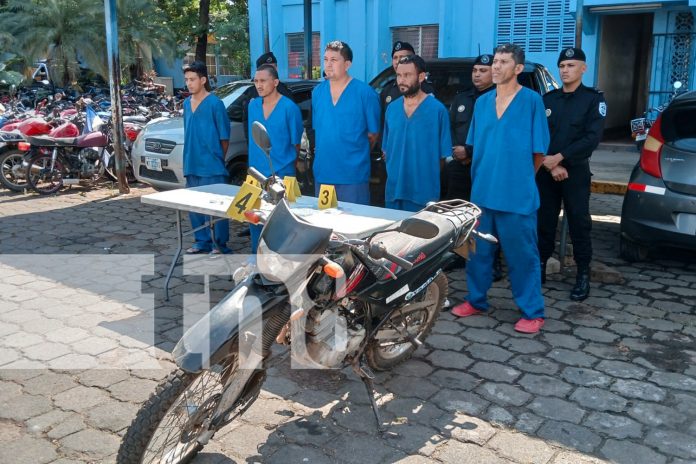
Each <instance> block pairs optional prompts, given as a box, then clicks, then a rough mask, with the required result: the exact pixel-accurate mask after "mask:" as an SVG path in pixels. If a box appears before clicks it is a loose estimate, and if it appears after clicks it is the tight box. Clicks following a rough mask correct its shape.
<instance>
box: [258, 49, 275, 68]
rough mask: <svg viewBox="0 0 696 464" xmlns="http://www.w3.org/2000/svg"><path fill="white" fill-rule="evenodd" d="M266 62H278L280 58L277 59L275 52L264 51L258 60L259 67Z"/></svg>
mask: <svg viewBox="0 0 696 464" xmlns="http://www.w3.org/2000/svg"><path fill="white" fill-rule="evenodd" d="M264 64H278V60H277V59H276V57H275V55H274V54H273V52H268V53H264V54H263V55H261V56H259V58H258V59H257V60H256V67H257V68H258V67H260V66H261V65H264Z"/></svg>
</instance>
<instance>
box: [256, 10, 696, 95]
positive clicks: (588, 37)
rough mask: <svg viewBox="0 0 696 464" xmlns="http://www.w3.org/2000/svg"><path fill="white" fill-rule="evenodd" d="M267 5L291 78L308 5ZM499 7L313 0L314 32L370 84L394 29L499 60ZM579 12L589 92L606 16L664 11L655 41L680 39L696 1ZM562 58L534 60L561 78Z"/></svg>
mask: <svg viewBox="0 0 696 464" xmlns="http://www.w3.org/2000/svg"><path fill="white" fill-rule="evenodd" d="M261 4H262V1H261V0H249V30H250V39H251V40H250V49H251V56H252V62H253V61H254V60H255V58H256V57H257V56H259V55H261V54H262V53H263V52H264V44H263V21H262V14H261ZM267 5H268V33H269V42H270V48H271V50H272V51H273V52H274V53H275V54H276V56H277V57H278V60H279V63H278V65H279V66H278V69H279V72H280V75H281V77H284V76H287V73H288V66H287V65H288V63H287V35H286V34H288V33H297V32H303V2H302V0H267ZM498 5H499V0H321V1H320V0H313V1H312V16H313V23H312V29H313V31H314V32H319V33H320V37H321V38H320V43H321V44H322V49H323V45H324V44H326V43H327V42H329V41H331V40H336V39H338V40H343V41H345V42H348V43H349V44H350V46H351V48H352V49H353V52H354V61H353V66H352V68H351V74H352V75H353V76H355V77H357V78H359V79H363V80H367V81H369V80H370V79H372V78H373V77H374V76H375V75H376V74H378V73H379V72H380V71H381V70H383V69H384V68H386V67H388V66H389V65H390V53H391V45H392V44H391V28H393V27H401V26H419V25H434V24H436V25H438V26H439V44H438V55H439V57H456V56H459V57H465V56H476V55H478V53H479V51H481V52H484V53H485V52H491V51H492V50H493V48H494V45H495V44H496V41H497V39H498V38H497V36H496V34H497V26H498V18H497V13H498ZM578 5H582V7H581V8H582V12H583V29H582V32H583V38H582V46H583V49H584V50H585V52H586V54H587V62H588V68H589V69H588V73H587V74H586V78H585V84H587V85H595V84H596V81H597V77H598V73H597V68H596V66H595V64H596V62H597V58H598V53H599V48H600V38H601V32H602V31H601V24H602V21H601V18H602V17H603V16H604V15H608V14H625V13H630V12H642V11H637V10H635V7H636V6H638V7H640V6H641V5H642V6H650V5H659V6H658V8H656V9H653V10H649V11H650V12H653V13H654V25H653V33H665V32H672V30H671V27H672V25H671V24H670V23H669V22H668V20H669V17H670V13H671V12H674V11H679V10H684V11H692V12H693V13H694V15H696V0H662V1H661V2H654V1H651V0H631V1H625V0H624V1H612V0H584V1H580V0H570V1H569V13H570V14H571V15H573V16H575V15H576V13H577V11H578ZM597 8H604V9H605V10H604V11H598V10H597ZM632 9H633V10H632ZM645 11H648V10H645ZM557 56H558V52H557V51H552V52H537V53H533V52H527V57H528V59H529V60H530V61H536V62H539V63H542V64H544V65H545V66H547V67H548V68H549V70H550V71H551V72H552V74H554V75H555V76H557V69H556V59H557ZM315 65H316V63H315ZM252 66H253V63H252ZM692 81H693V79H692ZM691 85H693V82H692V83H691Z"/></svg>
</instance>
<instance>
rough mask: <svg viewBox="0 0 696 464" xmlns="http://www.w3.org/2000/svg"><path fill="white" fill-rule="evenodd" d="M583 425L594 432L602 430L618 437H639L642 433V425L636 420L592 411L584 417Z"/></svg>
mask: <svg viewBox="0 0 696 464" xmlns="http://www.w3.org/2000/svg"><path fill="white" fill-rule="evenodd" d="M583 425H586V426H587V427H589V428H590V429H592V430H594V431H595V432H602V433H604V434H606V435H609V436H611V437H614V438H618V439H625V438H640V437H641V435H642V427H641V425H640V424H639V423H638V422H636V421H634V420H631V419H629V418H628V417H625V416H617V415H615V414H607V413H603V412H593V413H591V414H590V415H589V416H588V417H587V419H585V421H584V422H583Z"/></svg>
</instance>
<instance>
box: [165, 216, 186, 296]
mask: <svg viewBox="0 0 696 464" xmlns="http://www.w3.org/2000/svg"><path fill="white" fill-rule="evenodd" d="M176 239H177V247H176V253H175V254H174V259H172V264H171V265H170V266H169V272H167V278H166V279H165V280H164V301H169V281H170V280H171V279H172V274H173V273H174V268H175V267H176V263H177V262H178V261H179V256H181V250H182V249H183V247H184V245H183V243H184V237H183V231H182V229H181V211H179V210H176Z"/></svg>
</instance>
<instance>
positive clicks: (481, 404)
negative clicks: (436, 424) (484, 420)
mask: <svg viewBox="0 0 696 464" xmlns="http://www.w3.org/2000/svg"><path fill="white" fill-rule="evenodd" d="M429 401H430V402H431V403H433V404H435V405H436V406H437V407H439V408H440V409H442V410H444V411H446V412H450V413H454V412H461V413H465V414H470V415H478V414H481V413H482V412H483V411H484V410H485V409H486V408H487V407H488V405H489V404H490V403H489V402H488V401H486V400H484V399H483V398H481V397H480V396H478V395H476V394H474V393H471V392H465V391H456V390H446V389H443V390H440V392H438V393H437V394H435V396H433V397H432V398H430V400H429Z"/></svg>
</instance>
